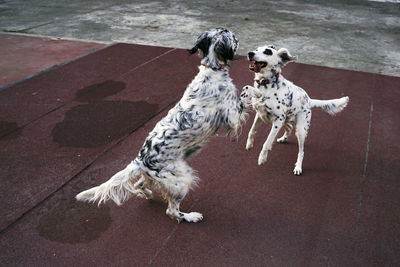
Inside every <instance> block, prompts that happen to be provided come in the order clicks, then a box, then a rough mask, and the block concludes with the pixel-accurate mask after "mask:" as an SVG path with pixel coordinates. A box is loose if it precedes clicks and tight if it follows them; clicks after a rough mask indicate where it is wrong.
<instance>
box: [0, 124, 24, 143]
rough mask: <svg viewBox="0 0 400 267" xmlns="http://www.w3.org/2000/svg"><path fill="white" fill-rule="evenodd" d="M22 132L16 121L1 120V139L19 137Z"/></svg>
mask: <svg viewBox="0 0 400 267" xmlns="http://www.w3.org/2000/svg"><path fill="white" fill-rule="evenodd" d="M21 132H22V129H21V128H19V127H18V124H17V123H16V122H10V121H0V139H2V140H8V139H15V138H17V137H18V136H19V135H20V134H21Z"/></svg>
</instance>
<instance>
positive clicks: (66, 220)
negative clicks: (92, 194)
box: [37, 199, 111, 244]
mask: <svg viewBox="0 0 400 267" xmlns="http://www.w3.org/2000/svg"><path fill="white" fill-rule="evenodd" d="M110 225H111V216H110V209H109V207H107V206H105V205H103V206H100V207H98V206H97V205H96V204H88V203H83V202H78V201H76V200H75V199H69V200H68V201H62V202H60V204H59V205H58V206H56V207H54V208H53V209H52V210H51V211H50V212H48V213H46V214H45V215H44V216H43V217H41V218H40V221H39V225H38V226H37V231H38V232H39V234H40V236H42V237H44V238H46V239H48V240H51V241H56V242H61V243H69V244H76V243H88V242H90V241H92V240H95V239H97V238H99V237H100V236H101V234H102V233H103V232H105V231H106V230H107V229H108V228H109V227H110Z"/></svg>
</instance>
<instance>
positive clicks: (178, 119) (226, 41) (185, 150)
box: [76, 28, 245, 222]
mask: <svg viewBox="0 0 400 267" xmlns="http://www.w3.org/2000/svg"><path fill="white" fill-rule="evenodd" d="M238 45H239V41H238V40H237V39H236V37H235V35H234V34H233V33H232V32H230V31H228V30H226V29H223V28H217V29H213V30H210V31H206V32H204V33H202V34H201V35H200V36H199V37H198V39H197V41H196V43H195V46H194V47H193V48H192V49H190V50H189V52H190V54H194V53H196V52H197V51H198V52H199V55H200V57H201V58H202V60H201V65H200V66H199V72H198V74H197V75H196V77H194V79H193V81H192V82H191V83H190V84H189V85H188V87H187V88H186V91H185V92H184V94H183V97H182V98H181V99H180V101H179V102H178V103H177V104H176V105H175V106H174V107H173V108H172V109H171V110H170V111H169V112H168V114H167V115H166V116H165V117H164V118H163V119H161V120H160V121H159V122H158V123H157V124H156V126H155V127H154V129H153V130H152V131H151V132H150V133H149V135H148V137H147V138H146V140H145V142H144V144H143V146H142V148H141V149H140V151H139V154H138V156H137V157H136V158H135V159H134V160H133V161H132V162H131V163H130V164H128V166H127V167H126V168H125V169H123V170H122V171H120V172H118V173H116V174H115V175H114V176H113V177H111V178H110V179H109V180H108V181H107V182H105V183H103V184H101V185H99V186H96V187H94V188H91V189H88V190H86V191H83V192H81V193H79V194H78V195H77V196H76V198H77V199H78V200H80V201H89V202H94V201H98V202H99V205H100V204H101V203H102V202H105V201H107V200H113V201H114V202H115V203H116V204H117V205H121V204H122V202H124V201H126V200H127V199H128V198H129V197H130V196H131V195H137V196H141V197H144V198H147V199H151V198H152V191H151V190H150V189H149V188H148V187H149V186H155V187H157V188H159V189H160V191H161V192H162V193H163V195H164V197H165V199H166V200H167V201H168V209H167V211H166V213H167V215H168V216H169V217H171V218H172V219H174V220H177V221H178V222H180V221H186V222H198V221H200V220H202V219H203V215H202V214H201V213H198V212H190V213H185V212H181V211H180V209H179V206H180V203H181V201H182V200H183V198H184V197H185V196H186V194H187V193H188V191H189V189H191V188H192V187H193V185H195V184H196V182H197V180H198V178H197V176H196V174H195V172H194V171H193V169H192V168H191V167H189V165H188V164H187V162H186V160H187V159H188V157H189V156H190V155H192V154H193V153H194V152H196V151H198V150H199V149H201V148H202V147H203V146H204V145H205V144H206V143H207V141H208V140H209V139H210V138H211V137H212V136H214V135H215V134H216V133H217V132H218V131H219V130H225V131H227V133H229V134H233V135H235V134H236V133H237V131H238V129H239V128H240V125H241V123H242V121H243V120H244V117H245V114H244V112H243V103H242V102H241V99H240V98H239V97H238V91H237V89H236V87H235V86H234V85H233V83H232V80H231V78H230V77H229V65H230V62H231V60H233V57H234V54H235V52H236V49H237V47H238Z"/></svg>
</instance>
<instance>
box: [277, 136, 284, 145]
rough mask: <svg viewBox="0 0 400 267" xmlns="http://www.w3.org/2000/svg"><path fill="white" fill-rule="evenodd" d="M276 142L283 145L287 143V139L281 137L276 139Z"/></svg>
mask: <svg viewBox="0 0 400 267" xmlns="http://www.w3.org/2000/svg"><path fill="white" fill-rule="evenodd" d="M276 141H277V142H278V143H281V144H285V143H287V137H286V136H282V137H281V138H278V139H276Z"/></svg>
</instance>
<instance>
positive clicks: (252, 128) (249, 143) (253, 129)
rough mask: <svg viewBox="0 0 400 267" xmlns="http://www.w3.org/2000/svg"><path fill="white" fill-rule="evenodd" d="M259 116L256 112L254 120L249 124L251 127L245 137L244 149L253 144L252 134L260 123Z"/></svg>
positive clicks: (248, 148) (249, 147) (250, 147)
mask: <svg viewBox="0 0 400 267" xmlns="http://www.w3.org/2000/svg"><path fill="white" fill-rule="evenodd" d="M261 122H262V120H261V116H260V115H258V113H256V116H255V117H254V122H253V125H252V126H251V129H250V131H249V135H248V137H247V143H246V149H247V150H250V149H252V148H253V146H254V135H255V134H256V132H257V129H258V127H260V125H261Z"/></svg>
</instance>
